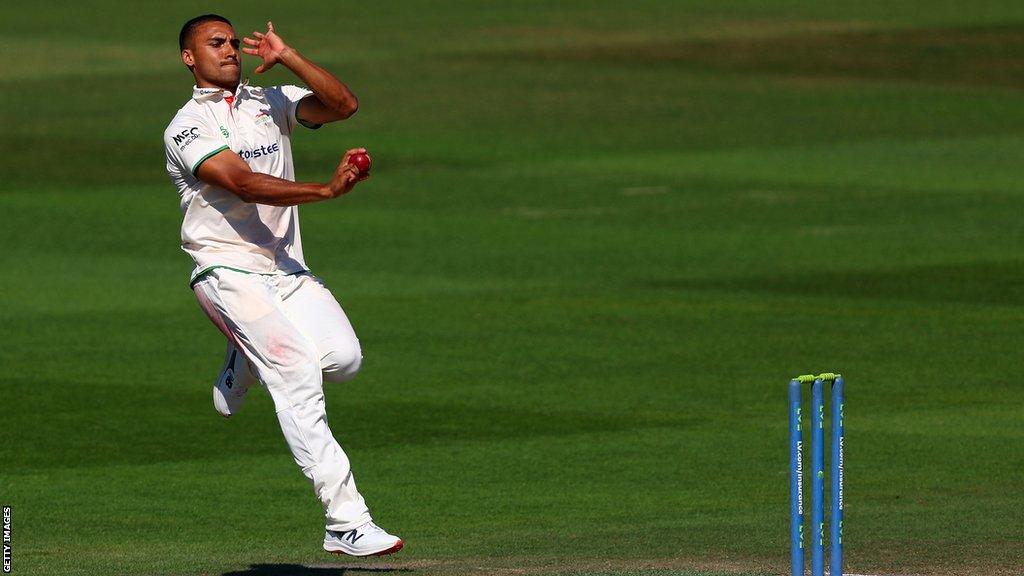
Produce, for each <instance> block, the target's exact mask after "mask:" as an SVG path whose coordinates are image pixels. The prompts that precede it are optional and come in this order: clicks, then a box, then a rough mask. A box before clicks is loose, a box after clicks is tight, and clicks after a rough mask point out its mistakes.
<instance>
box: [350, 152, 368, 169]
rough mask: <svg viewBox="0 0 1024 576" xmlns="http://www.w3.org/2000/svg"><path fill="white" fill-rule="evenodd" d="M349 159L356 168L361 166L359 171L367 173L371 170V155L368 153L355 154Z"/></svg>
mask: <svg viewBox="0 0 1024 576" xmlns="http://www.w3.org/2000/svg"><path fill="white" fill-rule="evenodd" d="M348 161H349V163H350V164H352V165H353V166H355V167H356V168H359V172H360V173H362V174H365V173H367V172H369V171H370V157H369V156H367V155H366V154H362V153H360V154H353V155H352V157H351V158H349V159H348Z"/></svg>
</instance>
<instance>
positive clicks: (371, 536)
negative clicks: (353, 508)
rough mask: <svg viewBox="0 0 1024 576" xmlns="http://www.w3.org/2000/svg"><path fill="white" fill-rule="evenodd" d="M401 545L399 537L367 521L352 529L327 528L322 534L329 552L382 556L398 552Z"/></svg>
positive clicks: (325, 548) (325, 547)
mask: <svg viewBox="0 0 1024 576" xmlns="http://www.w3.org/2000/svg"><path fill="white" fill-rule="evenodd" d="M402 546H404V544H403V543H402V539H401V538H399V537H398V536H392V535H391V534H388V533H387V532H385V531H384V529H383V528H381V527H380V526H377V525H376V524H374V523H373V522H367V523H366V524H363V525H362V526H360V527H358V528H355V529H354V530H348V531H345V532H335V531H334V530H328V531H327V532H326V533H325V534H324V550H327V551H328V552H330V553H331V554H348V555H349V556H384V555H386V554H394V553H395V552H398V551H399V550H401V549H402Z"/></svg>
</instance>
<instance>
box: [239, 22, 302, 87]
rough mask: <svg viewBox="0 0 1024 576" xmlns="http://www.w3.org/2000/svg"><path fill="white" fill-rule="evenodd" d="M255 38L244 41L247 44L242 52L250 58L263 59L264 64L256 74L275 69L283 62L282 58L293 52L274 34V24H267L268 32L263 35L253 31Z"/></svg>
mask: <svg viewBox="0 0 1024 576" xmlns="http://www.w3.org/2000/svg"><path fill="white" fill-rule="evenodd" d="M252 35H253V36H255V38H250V37H248V36H246V37H245V38H243V39H242V41H243V42H245V44H246V47H245V48H242V52H245V53H246V54H249V55H250V56H259V57H260V58H262V59H263V64H260V65H259V66H257V67H256V73H257V74H262V73H263V72H266V71H267V70H270V69H271V68H273V67H274V64H277V63H278V62H280V61H281V56H282V54H284V53H285V52H286V51H288V50H291V48H289V47H288V45H287V44H285V43H284V40H282V39H281V37H280V36H278V35H277V33H276V32H274V23H273V22H267V32H266V33H265V34H264V33H261V32H257V31H253V33H252Z"/></svg>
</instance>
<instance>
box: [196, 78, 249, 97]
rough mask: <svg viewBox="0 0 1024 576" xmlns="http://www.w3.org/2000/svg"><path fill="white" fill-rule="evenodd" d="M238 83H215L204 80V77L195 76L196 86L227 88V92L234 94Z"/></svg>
mask: <svg viewBox="0 0 1024 576" xmlns="http://www.w3.org/2000/svg"><path fill="white" fill-rule="evenodd" d="M238 84H239V82H238V81H236V82H234V83H231V84H227V83H225V84H217V83H215V82H211V81H209V80H206V79H205V78H199V77H196V88H220V89H221V90H227V91H228V92H231V93H232V94H234V93H235V91H237V90H238Z"/></svg>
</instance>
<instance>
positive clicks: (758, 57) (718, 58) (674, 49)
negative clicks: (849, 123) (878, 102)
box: [474, 23, 1024, 88]
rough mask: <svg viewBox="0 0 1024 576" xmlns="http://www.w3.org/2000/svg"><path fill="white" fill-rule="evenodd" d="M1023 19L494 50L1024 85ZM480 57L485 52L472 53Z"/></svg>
mask: <svg viewBox="0 0 1024 576" xmlns="http://www.w3.org/2000/svg"><path fill="white" fill-rule="evenodd" d="M1022 32H1024V27H1022V26H1021V25H1020V24H1016V23H1014V24H1004V25H997V26H963V27H949V28H926V29H915V30H842V29H838V30H827V29H824V30H801V31H789V32H780V33H779V34H777V35H768V36H757V35H750V36H749V37H735V36H733V37H722V38H704V39H687V40H679V41H667V42H666V41H657V40H656V41H650V42H646V43H642V42H640V43H629V44H624V43H616V44H593V45H585V46H568V47H564V48H563V47H558V48H550V47H544V48H539V49H534V50H513V51H508V52H499V53H495V54H489V55H488V56H487V57H488V58H492V59H493V58H502V59H514V60H516V61H540V62H548V61H562V62H571V63H577V62H618V63H629V64H633V65H638V66H648V67H650V66H674V67H680V68H690V69H694V70H710V71H718V72H731V73H742V72H748V73H756V74H774V75H782V76H793V77H809V78H855V79H869V80H898V81H914V82H929V83H935V84H945V85H951V84H952V85H963V86H1003V87H1017V88H1019V87H1021V86H1022V85H1024V81H1022V78H1024V76H1022V75H1021V73H1020V72H1021V71H1022V69H1024V60H1022V59H1021V56H1022V55H1024V34H1022ZM474 57H479V56H474Z"/></svg>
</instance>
